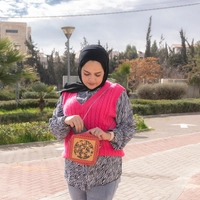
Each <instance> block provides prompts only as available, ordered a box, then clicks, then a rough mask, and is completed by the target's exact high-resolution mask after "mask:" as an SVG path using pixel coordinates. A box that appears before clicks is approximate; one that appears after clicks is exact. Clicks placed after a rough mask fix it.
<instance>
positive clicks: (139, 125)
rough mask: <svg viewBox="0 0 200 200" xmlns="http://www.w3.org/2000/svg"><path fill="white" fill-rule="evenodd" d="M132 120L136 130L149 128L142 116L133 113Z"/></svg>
mask: <svg viewBox="0 0 200 200" xmlns="http://www.w3.org/2000/svg"><path fill="white" fill-rule="evenodd" d="M134 121H135V125H136V129H137V130H138V131H140V130H149V127H148V126H147V125H146V124H145V122H144V119H143V117H141V116H139V115H137V114H135V115H134Z"/></svg>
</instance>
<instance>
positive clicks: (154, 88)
mask: <svg viewBox="0 0 200 200" xmlns="http://www.w3.org/2000/svg"><path fill="white" fill-rule="evenodd" d="M187 88H188V86H187V84H185V83H165V84H159V83H157V84H153V85H152V84H144V85H140V86H139V87H138V89H137V95H138V97H139V98H141V99H169V100H171V99H181V98H182V97H183V96H184V95H185V94H186V92H187Z"/></svg>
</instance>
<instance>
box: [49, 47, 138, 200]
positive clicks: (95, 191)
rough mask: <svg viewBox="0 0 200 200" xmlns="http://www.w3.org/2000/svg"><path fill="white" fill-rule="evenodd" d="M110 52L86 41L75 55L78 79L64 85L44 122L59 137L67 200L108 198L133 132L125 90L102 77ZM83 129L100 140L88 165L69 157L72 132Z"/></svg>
mask: <svg viewBox="0 0 200 200" xmlns="http://www.w3.org/2000/svg"><path fill="white" fill-rule="evenodd" d="M108 73H109V57H108V53H107V52H106V50H105V49H104V48H103V47H102V46H100V45H88V46H86V47H85V48H83V49H82V51H81V53H80V57H79V67H78V75H79V78H80V81H81V82H80V83H72V84H66V85H65V87H64V89H63V91H62V92H61V96H60V98H59V100H58V102H57V106H56V109H55V110H54V113H53V116H52V118H51V119H50V121H49V127H50V130H51V132H52V133H53V134H54V135H55V137H56V138H57V139H64V140H65V143H64V152H63V157H64V158H65V178H66V180H67V183H68V189H69V193H70V196H71V198H72V200H102V199H103V200H112V199H113V196H114V194H115V191H116V189H117V187H118V184H119V182H120V176H121V174H122V156H124V152H123V148H124V147H125V145H126V144H127V143H128V142H129V141H130V140H131V138H132V137H133V135H134V133H135V124H134V121H133V114H132V107H131V104H130V101H129V98H128V96H127V93H126V90H125V89H124V88H123V87H122V86H121V85H119V84H113V83H111V82H109V81H107V78H108ZM85 128H86V129H87V130H88V132H89V133H90V134H92V135H94V136H95V137H97V138H98V139H99V141H100V149H99V154H98V159H97V161H96V163H95V164H94V165H92V166H87V165H83V164H78V163H76V162H73V161H71V160H70V159H69V156H68V154H69V141H70V138H71V136H72V135H73V134H74V132H78V133H81V132H82V130H84V129H85Z"/></svg>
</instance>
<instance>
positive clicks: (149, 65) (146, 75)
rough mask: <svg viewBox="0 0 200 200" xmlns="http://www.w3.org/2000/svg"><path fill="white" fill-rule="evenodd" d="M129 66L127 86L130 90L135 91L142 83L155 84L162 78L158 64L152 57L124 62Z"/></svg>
mask: <svg viewBox="0 0 200 200" xmlns="http://www.w3.org/2000/svg"><path fill="white" fill-rule="evenodd" d="M124 63H126V64H127V65H129V66H130V73H129V76H128V78H129V85H130V88H131V89H136V88H137V87H138V86H139V84H142V83H155V82H158V79H160V78H161V76H162V70H161V67H160V65H159V64H158V59H157V58H153V57H148V58H144V59H141V58H137V59H134V60H130V61H127V60H126V61H124Z"/></svg>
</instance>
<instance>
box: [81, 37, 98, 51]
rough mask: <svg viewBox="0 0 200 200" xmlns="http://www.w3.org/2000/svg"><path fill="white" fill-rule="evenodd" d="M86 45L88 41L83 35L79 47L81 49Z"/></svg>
mask: <svg viewBox="0 0 200 200" xmlns="http://www.w3.org/2000/svg"><path fill="white" fill-rule="evenodd" d="M99 42H100V41H99ZM88 45H89V43H88V41H87V39H86V38H85V37H83V43H81V49H83V48H84V47H86V46H88Z"/></svg>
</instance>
